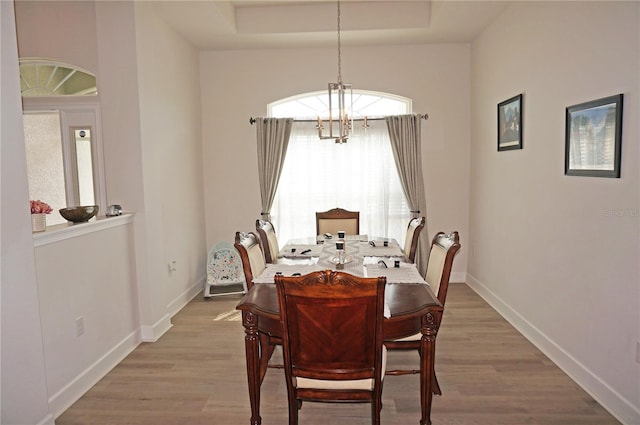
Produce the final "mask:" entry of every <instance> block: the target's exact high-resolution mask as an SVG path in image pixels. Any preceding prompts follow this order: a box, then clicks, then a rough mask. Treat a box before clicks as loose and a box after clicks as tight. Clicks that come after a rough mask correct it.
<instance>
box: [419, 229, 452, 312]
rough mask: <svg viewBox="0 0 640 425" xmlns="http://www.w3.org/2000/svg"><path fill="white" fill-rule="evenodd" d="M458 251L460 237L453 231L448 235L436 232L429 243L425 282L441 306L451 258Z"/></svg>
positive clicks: (449, 273)
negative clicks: (429, 249)
mask: <svg viewBox="0 0 640 425" xmlns="http://www.w3.org/2000/svg"><path fill="white" fill-rule="evenodd" d="M459 249H460V237H459V235H458V232H455V231H454V232H451V233H449V234H445V233H444V232H438V233H437V234H436V235H435V236H434V237H433V240H432V241H431V251H430V252H429V262H428V263H427V273H426V276H425V280H426V281H427V283H428V284H429V286H430V287H431V290H432V291H433V293H434V294H436V295H437V296H438V301H440V302H441V303H442V305H443V306H444V303H445V301H446V300H447V290H448V289H449V278H450V277H451V268H452V266H453V258H454V257H455V255H456V253H457V252H458V250H459Z"/></svg>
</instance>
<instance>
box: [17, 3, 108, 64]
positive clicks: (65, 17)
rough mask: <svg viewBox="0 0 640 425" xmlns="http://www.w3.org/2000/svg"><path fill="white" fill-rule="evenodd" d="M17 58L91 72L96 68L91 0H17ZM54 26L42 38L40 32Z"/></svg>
mask: <svg viewBox="0 0 640 425" xmlns="http://www.w3.org/2000/svg"><path fill="white" fill-rule="evenodd" d="M15 4H16V6H15V9H16V20H17V22H20V21H22V22H29V25H18V28H17V30H18V42H19V44H20V57H37V58H46V59H54V60H57V61H60V62H64V63H68V64H72V65H75V66H79V67H81V68H85V69H88V70H89V71H91V72H93V73H95V72H96V70H97V68H98V55H97V42H96V32H95V19H94V15H95V11H94V9H95V7H94V3H93V2H92V1H61V0H55V1H31V0H17V1H16V2H15ZM52 24H53V26H55V27H58V28H63V29H64V30H62V31H59V30H53V31H49V32H47V33H46V36H44V37H43V33H42V31H41V30H44V29H51V28H52Z"/></svg>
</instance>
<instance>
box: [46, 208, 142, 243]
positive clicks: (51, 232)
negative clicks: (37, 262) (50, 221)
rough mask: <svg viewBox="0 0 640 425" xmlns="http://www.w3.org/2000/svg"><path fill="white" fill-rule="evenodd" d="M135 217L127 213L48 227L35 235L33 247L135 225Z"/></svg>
mask: <svg viewBox="0 0 640 425" xmlns="http://www.w3.org/2000/svg"><path fill="white" fill-rule="evenodd" d="M134 216H135V214H133V213H127V214H123V215H120V216H117V217H97V218H95V219H91V220H89V221H88V222H86V223H76V224H72V223H66V224H56V225H54V226H48V227H47V230H46V231H44V232H40V233H34V234H33V246H34V247H38V246H42V245H48V244H51V243H55V242H60V241H63V240H65V239H71V238H75V237H78V236H82V235H87V234H89V233H95V232H99V231H102V230H105V229H110V228H112V227H117V226H123V225H125V224H129V223H133V218H134Z"/></svg>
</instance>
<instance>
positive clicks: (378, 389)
mask: <svg viewBox="0 0 640 425" xmlns="http://www.w3.org/2000/svg"><path fill="white" fill-rule="evenodd" d="M274 280H275V283H276V287H277V290H278V302H279V305H280V321H281V324H282V340H283V355H284V356H283V357H284V370H285V378H286V383H287V397H288V405H289V425H297V423H298V410H299V409H300V407H301V405H302V401H314V402H346V401H351V402H369V403H371V423H372V424H375V425H378V424H380V410H381V409H382V383H383V378H384V373H385V365H386V349H385V348H384V345H383V342H382V338H383V334H382V322H383V320H384V288H385V285H386V278H384V277H378V278H365V277H358V276H354V275H352V274H349V273H344V272H338V271H332V270H325V271H317V272H313V273H309V274H306V275H303V276H296V277H290V276H280V275H276V276H275V279H274Z"/></svg>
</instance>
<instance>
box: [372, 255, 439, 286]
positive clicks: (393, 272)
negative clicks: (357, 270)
mask: <svg viewBox="0 0 640 425" xmlns="http://www.w3.org/2000/svg"><path fill="white" fill-rule="evenodd" d="M398 263H399V266H398V267H395V262H394V261H389V260H387V261H385V260H380V261H378V262H377V263H375V264H366V265H365V266H364V275H365V277H379V276H385V277H386V278H387V282H393V283H427V282H426V281H425V280H424V279H423V278H422V276H421V275H420V272H418V268H417V267H416V265H415V264H410V263H402V262H398ZM383 264H384V265H383Z"/></svg>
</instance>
